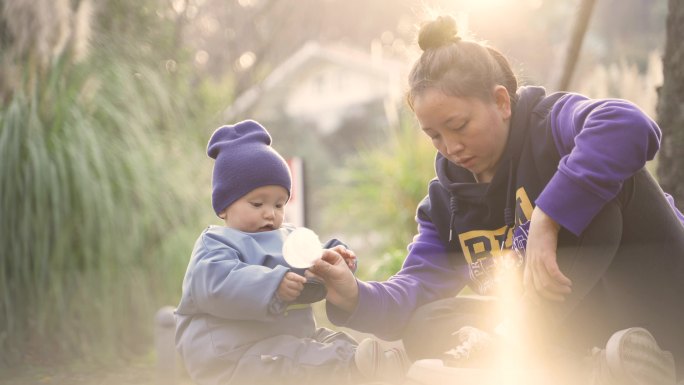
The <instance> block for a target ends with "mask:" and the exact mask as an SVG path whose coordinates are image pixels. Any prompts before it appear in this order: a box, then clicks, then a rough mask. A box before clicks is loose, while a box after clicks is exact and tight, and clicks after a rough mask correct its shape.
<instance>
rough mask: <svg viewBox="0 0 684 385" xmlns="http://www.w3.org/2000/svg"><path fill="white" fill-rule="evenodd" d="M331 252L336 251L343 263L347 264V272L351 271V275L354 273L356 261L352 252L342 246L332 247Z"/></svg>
mask: <svg viewBox="0 0 684 385" xmlns="http://www.w3.org/2000/svg"><path fill="white" fill-rule="evenodd" d="M331 250H334V251H336V252H337V253H339V254H340V255H341V256H342V258H343V259H344V262H345V263H346V264H347V266H348V267H349V270H351V271H352V273H355V272H356V267H357V261H356V254H354V252H353V251H351V250H349V249H347V248H346V247H344V246H342V245H337V246H335V247H333V248H332V249H331Z"/></svg>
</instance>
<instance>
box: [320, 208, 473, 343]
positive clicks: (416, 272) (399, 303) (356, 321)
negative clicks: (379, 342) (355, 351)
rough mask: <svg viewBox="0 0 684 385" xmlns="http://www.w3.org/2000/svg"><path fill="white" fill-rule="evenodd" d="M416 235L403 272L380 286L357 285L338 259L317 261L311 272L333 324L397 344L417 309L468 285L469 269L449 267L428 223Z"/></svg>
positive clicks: (443, 249)
mask: <svg viewBox="0 0 684 385" xmlns="http://www.w3.org/2000/svg"><path fill="white" fill-rule="evenodd" d="M418 230H419V232H418V235H416V236H415V238H414V240H413V242H412V243H411V244H410V245H409V247H408V251H409V252H408V256H407V257H406V260H405V261H404V265H403V267H402V269H401V270H400V271H399V272H398V273H396V274H395V275H393V276H392V277H390V278H389V279H388V280H387V281H384V282H364V281H361V280H357V279H356V278H355V277H354V276H353V275H352V274H351V272H350V271H349V268H348V267H347V266H346V265H345V264H344V263H343V262H342V261H340V260H338V257H334V256H333V257H324V258H323V259H322V260H319V261H317V262H316V264H315V265H314V267H313V268H312V271H313V272H314V273H315V274H316V275H318V276H320V277H321V278H322V279H324V280H325V281H326V286H327V287H328V298H327V314H328V318H329V319H330V320H331V321H332V322H333V323H334V324H336V325H340V326H346V327H350V328H353V329H356V330H360V331H364V332H369V333H373V334H375V335H377V336H379V337H381V338H385V339H396V338H398V337H399V336H400V333H401V331H402V330H403V328H404V326H405V325H406V323H407V322H408V320H409V319H410V317H411V315H412V314H413V311H414V310H415V309H416V308H417V307H418V306H420V305H422V304H425V303H427V302H430V301H434V300H436V299H438V298H444V297H447V296H452V295H456V294H458V292H459V291H460V290H461V289H462V288H463V287H464V286H465V284H466V283H467V281H468V272H467V267H466V266H465V265H464V266H463V269H461V270H457V269H455V268H454V267H452V266H451V265H450V263H449V261H448V258H447V254H446V249H445V247H444V244H443V243H442V242H441V240H440V239H439V235H438V233H437V230H436V228H435V227H434V225H433V224H432V223H430V222H428V221H422V220H418ZM339 258H340V259H341V257H339Z"/></svg>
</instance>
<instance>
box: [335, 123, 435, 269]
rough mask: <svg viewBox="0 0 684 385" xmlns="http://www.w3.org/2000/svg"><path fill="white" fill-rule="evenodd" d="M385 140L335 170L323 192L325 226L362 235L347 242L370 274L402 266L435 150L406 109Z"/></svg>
mask: <svg viewBox="0 0 684 385" xmlns="http://www.w3.org/2000/svg"><path fill="white" fill-rule="evenodd" d="M386 139H387V140H386V142H385V146H382V147H378V148H372V149H362V150H360V151H359V153H358V155H357V156H356V157H353V158H352V160H351V161H349V162H348V164H347V165H345V166H344V167H343V168H342V169H340V170H338V171H336V172H334V173H333V179H334V180H333V182H332V183H331V188H329V189H328V191H327V192H326V198H327V202H328V206H327V207H326V208H325V210H326V212H325V215H324V217H325V218H326V220H327V221H328V223H327V227H328V228H331V229H333V230H334V231H336V232H342V233H344V234H348V235H352V236H357V237H360V241H361V242H355V244H353V245H351V246H352V247H353V248H354V249H355V251H356V253H357V254H358V255H359V258H360V261H361V263H360V267H359V269H360V271H359V273H360V275H361V276H363V277H367V278H371V279H383V278H386V277H388V276H390V275H391V274H392V273H394V272H396V271H397V270H398V269H399V268H400V267H401V263H402V262H403V260H404V258H405V256H406V251H405V250H406V246H407V245H408V243H409V242H410V241H411V239H412V237H413V235H414V234H415V232H416V223H415V213H416V207H417V206H418V203H420V201H421V200H422V199H423V198H424V197H425V194H426V193H427V183H428V181H429V180H430V179H432V177H434V168H433V163H434V158H435V149H434V147H432V144H431V143H430V141H429V140H427V139H426V137H425V136H424V134H423V133H422V132H421V131H420V130H419V129H418V128H417V127H416V125H415V124H414V120H413V119H412V118H410V117H409V113H408V112H404V114H403V116H402V119H401V123H400V125H399V127H398V128H396V129H390V130H388V132H387V134H386ZM358 243H362V244H363V246H365V248H364V247H363V246H361V248H360V245H358ZM374 255H381V257H380V258H377V257H376V258H373V256H374ZM366 261H369V262H366Z"/></svg>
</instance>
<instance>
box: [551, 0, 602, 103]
mask: <svg viewBox="0 0 684 385" xmlns="http://www.w3.org/2000/svg"><path fill="white" fill-rule="evenodd" d="M595 3H596V0H582V2H581V3H580V5H579V8H578V9H577V16H575V21H574V23H573V26H572V35H571V36H570V42H569V43H568V50H567V52H566V53H565V62H564V63H563V72H562V73H561V78H560V81H559V82H558V90H559V91H567V90H568V89H569V88H570V83H571V81H572V75H573V74H574V73H575V66H576V65H577V61H578V60H579V54H580V49H581V48H582V41H583V40H584V35H586V33H587V27H588V26H589V20H591V14H592V11H593V9H594V4H595Z"/></svg>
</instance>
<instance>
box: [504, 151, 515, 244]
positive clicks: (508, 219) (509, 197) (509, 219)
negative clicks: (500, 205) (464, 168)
mask: <svg viewBox="0 0 684 385" xmlns="http://www.w3.org/2000/svg"><path fill="white" fill-rule="evenodd" d="M514 186H515V162H514V161H513V159H511V161H510V162H509V168H508V188H507V190H506V208H504V223H505V224H506V230H504V236H503V240H502V241H501V250H503V249H504V247H505V245H506V238H508V232H509V231H510V230H511V228H513V225H514V223H515V211H514V210H513V207H515V206H514V203H515V191H514Z"/></svg>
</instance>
